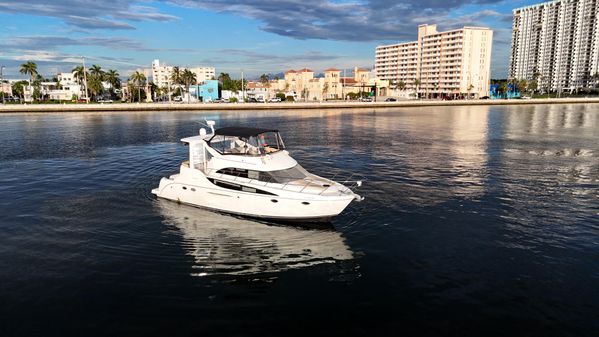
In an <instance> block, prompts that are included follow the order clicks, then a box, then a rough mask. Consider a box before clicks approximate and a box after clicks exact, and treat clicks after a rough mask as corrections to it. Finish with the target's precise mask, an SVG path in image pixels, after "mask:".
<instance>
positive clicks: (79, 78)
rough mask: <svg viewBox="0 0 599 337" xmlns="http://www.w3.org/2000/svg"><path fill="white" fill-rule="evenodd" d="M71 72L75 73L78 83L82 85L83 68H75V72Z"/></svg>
mask: <svg viewBox="0 0 599 337" xmlns="http://www.w3.org/2000/svg"><path fill="white" fill-rule="evenodd" d="M71 72H72V73H73V76H75V78H76V79H77V82H78V83H79V84H81V83H82V82H83V77H84V76H83V66H76V67H75V68H73V70H71Z"/></svg>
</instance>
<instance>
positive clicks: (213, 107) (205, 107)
mask: <svg viewBox="0 0 599 337" xmlns="http://www.w3.org/2000/svg"><path fill="white" fill-rule="evenodd" d="M596 103H599V97H598V98H559V99H556V98H544V99H530V100H523V99H519V100H463V101H417V100H414V101H397V102H323V103H320V102H308V103H306V102H293V103H190V104H187V103H170V104H169V103H107V104H103V103H90V104H27V105H26V104H19V105H12V104H9V105H2V104H0V114H2V113H23V112H29V113H44V112H107V111H219V110H220V111H223V110H226V111H244V110H254V111H255V110H295V109H298V110H310V109H315V110H323V109H370V110H372V109H379V108H380V109H388V108H406V107H431V106H439V107H442V106H484V105H487V106H495V105H538V104H596Z"/></svg>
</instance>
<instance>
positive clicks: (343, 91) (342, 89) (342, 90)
mask: <svg viewBox="0 0 599 337" xmlns="http://www.w3.org/2000/svg"><path fill="white" fill-rule="evenodd" d="M341 96H343V100H344V101H345V68H343V84H342V85H341Z"/></svg>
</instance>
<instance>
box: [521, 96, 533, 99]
mask: <svg viewBox="0 0 599 337" xmlns="http://www.w3.org/2000/svg"><path fill="white" fill-rule="evenodd" d="M520 98H522V99H531V97H530V96H520Z"/></svg>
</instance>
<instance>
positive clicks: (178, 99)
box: [173, 96, 183, 102]
mask: <svg viewBox="0 0 599 337" xmlns="http://www.w3.org/2000/svg"><path fill="white" fill-rule="evenodd" d="M173 101H175V102H183V97H181V96H175V97H173Z"/></svg>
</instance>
